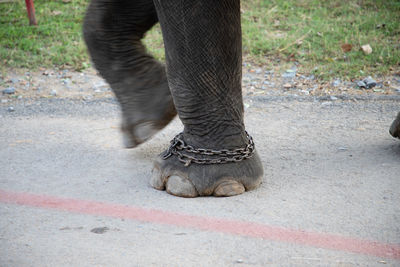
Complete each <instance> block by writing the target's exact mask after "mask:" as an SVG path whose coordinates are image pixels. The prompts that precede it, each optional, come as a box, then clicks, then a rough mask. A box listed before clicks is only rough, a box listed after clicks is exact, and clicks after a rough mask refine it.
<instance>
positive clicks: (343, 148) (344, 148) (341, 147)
mask: <svg viewBox="0 0 400 267" xmlns="http://www.w3.org/2000/svg"><path fill="white" fill-rule="evenodd" d="M337 150H338V151H339V152H344V151H347V150H349V149H348V148H347V147H344V146H340V147H338V148H337Z"/></svg>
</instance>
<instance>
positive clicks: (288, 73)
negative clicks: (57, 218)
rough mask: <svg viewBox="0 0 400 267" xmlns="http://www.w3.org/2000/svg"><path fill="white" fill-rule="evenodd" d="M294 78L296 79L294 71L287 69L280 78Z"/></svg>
mask: <svg viewBox="0 0 400 267" xmlns="http://www.w3.org/2000/svg"><path fill="white" fill-rule="evenodd" d="M294 77H296V69H294V68H293V69H288V70H286V71H285V73H283V74H282V78H289V79H293V78H294Z"/></svg>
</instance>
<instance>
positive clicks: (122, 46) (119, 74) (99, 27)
mask: <svg viewBox="0 0 400 267" xmlns="http://www.w3.org/2000/svg"><path fill="white" fill-rule="evenodd" d="M157 22H158V18H157V14H156V10H155V7H154V3H153V1H152V0H139V1H136V0H135V1H131V0H116V1H112V0H92V1H91V3H90V5H89V7H88V10H87V12H86V16H85V20H84V27H83V33H84V39H85V42H86V45H87V47H88V50H89V53H90V56H91V58H92V61H93V63H94V65H95V67H96V69H97V70H98V71H99V73H100V75H101V76H102V77H103V78H104V79H105V80H106V81H107V82H108V83H109V84H110V86H111V88H112V90H113V91H114V93H115V95H116V97H117V99H118V101H119V103H120V105H121V110H122V127H121V128H122V132H123V134H124V141H125V145H126V147H135V146H137V145H139V144H140V143H143V142H145V141H146V140H147V139H149V138H150V137H151V136H153V135H154V134H155V133H156V132H157V131H158V130H160V129H162V128H163V127H164V126H166V125H167V124H168V123H169V122H170V121H171V120H172V119H173V117H174V116H175V115H176V111H175V107H174V104H173V101H172V97H171V93H170V90H169V87H168V82H167V78H166V73H165V67H164V66H163V65H162V64H160V63H159V62H158V61H157V60H155V59H154V58H153V57H152V56H151V55H149V54H148V53H146V49H145V47H144V46H143V44H142V42H141V39H142V38H143V37H144V34H145V33H146V32H147V31H148V30H150V29H151V28H152V27H153V25H154V24H155V23H157Z"/></svg>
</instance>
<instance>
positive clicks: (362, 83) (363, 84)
mask: <svg viewBox="0 0 400 267" xmlns="http://www.w3.org/2000/svg"><path fill="white" fill-rule="evenodd" d="M357 86H358V87H360V88H367V85H366V84H365V83H364V82H363V81H358V82H357Z"/></svg>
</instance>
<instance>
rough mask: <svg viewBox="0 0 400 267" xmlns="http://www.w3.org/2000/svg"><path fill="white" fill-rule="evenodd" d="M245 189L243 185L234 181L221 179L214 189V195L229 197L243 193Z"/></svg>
mask: <svg viewBox="0 0 400 267" xmlns="http://www.w3.org/2000/svg"><path fill="white" fill-rule="evenodd" d="M244 191H246V189H245V188H244V186H243V185H242V184H241V183H239V182H236V181H223V182H222V183H220V184H219V185H218V186H217V188H215V190H214V196H216V197H230V196H235V195H240V194H243V193H244Z"/></svg>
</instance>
